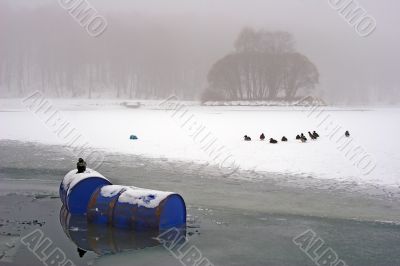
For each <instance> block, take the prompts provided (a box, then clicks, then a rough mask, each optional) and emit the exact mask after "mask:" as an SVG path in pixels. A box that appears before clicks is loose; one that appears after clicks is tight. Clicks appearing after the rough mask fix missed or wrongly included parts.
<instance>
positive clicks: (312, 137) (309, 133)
mask: <svg viewBox="0 0 400 266" xmlns="http://www.w3.org/2000/svg"><path fill="white" fill-rule="evenodd" d="M308 135H309V136H310V138H311V139H312V140H316V139H317V138H316V137H315V136H314V135H313V134H311V132H310V131H308Z"/></svg>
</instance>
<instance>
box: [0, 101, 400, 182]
mask: <svg viewBox="0 0 400 266" xmlns="http://www.w3.org/2000/svg"><path fill="white" fill-rule="evenodd" d="M121 102H122V101H121V100H51V103H52V106H53V108H55V109H57V110H60V114H61V115H62V117H63V119H64V121H68V122H69V123H70V125H72V126H73V127H74V128H75V129H76V132H79V134H80V135H81V136H82V138H84V139H85V140H87V141H88V142H89V145H90V147H92V148H94V149H99V150H105V151H110V152H122V153H129V154H135V155H142V156H145V157H149V158H160V159H163V160H165V159H168V160H179V161H188V162H196V163H209V164H219V163H220V162H219V161H218V160H216V159H215V158H214V157H213V156H210V155H209V153H208V152H207V151H206V149H205V148H204V147H205V145H206V143H209V142H213V143H214V144H215V145H217V146H218V147H221V148H223V154H224V156H225V157H226V156H229V160H231V161H234V163H235V164H236V165H237V166H239V167H240V168H241V169H242V170H256V171H257V172H270V173H280V174H288V175H293V176H298V177H312V178H316V179H335V180H343V181H354V182H356V183H370V184H378V185H385V186H391V187H398V186H399V184H400V182H399V181H400V180H399V178H400V167H399V166H398V163H399V162H400V155H399V150H400V141H398V136H399V135H400V126H399V124H398V122H399V121H400V109H397V108H382V107H379V108H378V107H377V108H350V107H343V108H339V107H324V108H322V109H321V110H323V114H322V115H321V116H320V117H318V118H317V117H316V116H315V114H310V109H309V108H305V107H245V106H237V107H234V106H230V107H224V106H220V107H217V106H216V107H210V106H209V107H205V106H199V105H197V104H195V103H193V102H188V103H186V104H185V105H184V106H182V109H180V111H179V112H177V111H176V112H177V115H175V116H174V115H173V114H174V112H175V111H174V110H169V111H168V110H166V108H167V107H168V104H167V105H166V104H161V105H160V102H155V101H145V102H144V103H143V104H142V106H141V108H139V109H128V108H126V107H124V106H122V105H121ZM167 109H168V108H167ZM182 110H184V111H182ZM183 112H185V113H184V114H183ZM180 116H184V117H187V118H189V117H190V122H189V123H191V124H193V125H202V126H204V128H205V129H204V131H203V132H206V131H207V132H209V133H210V134H209V137H208V139H207V141H206V142H203V143H200V142H199V141H198V139H197V140H195V139H194V138H193V136H192V135H193V134H194V131H191V130H193V129H190V128H189V127H188V126H187V125H188V124H185V123H184V122H185V121H186V120H182V119H180V118H179V117H180ZM321 117H325V118H326V121H328V122H329V123H331V127H332V126H338V127H339V128H340V130H339V131H338V133H337V134H338V135H342V134H344V131H345V130H349V131H350V133H351V134H352V139H353V143H354V145H359V146H360V147H361V148H362V151H363V152H364V153H363V154H365V155H366V156H368V158H369V159H368V160H371V163H373V164H374V165H375V167H371V169H370V171H363V169H360V167H357V163H354V160H353V161H352V160H351V158H349V156H348V155H346V151H341V150H340V149H338V144H337V143H336V142H335V140H332V139H330V138H329V136H326V134H325V132H328V131H329V130H326V128H324V126H325V127H326V125H328V124H324V125H322V126H320V125H319V124H321V123H322V122H321V121H322V120H321ZM182 125H183V126H182ZM312 130H316V131H317V132H319V133H320V135H321V138H320V139H318V140H317V141H308V142H307V143H300V142H299V141H296V140H295V136H296V135H297V134H299V133H301V132H304V133H305V134H306V136H307V137H308V134H307V131H312ZM262 132H263V133H264V134H265V135H266V137H267V138H268V139H269V138H270V137H273V138H276V139H278V140H280V138H281V137H282V136H283V135H285V136H286V137H287V138H288V139H289V141H288V142H287V143H281V142H279V143H278V144H276V145H273V144H269V143H268V142H267V141H264V142H261V141H259V140H258V136H259V135H260V134H261V133H262ZM132 134H134V135H136V136H138V138H139V139H138V140H130V139H129V136H130V135H132ZM245 134H247V135H249V136H251V137H252V139H253V141H252V142H245V141H243V136H244V135H245ZM0 139H9V140H20V141H33V142H39V143H44V144H56V145H66V144H67V143H66V142H65V140H63V139H62V138H60V137H58V136H57V135H56V134H54V133H53V132H52V130H51V129H50V128H49V127H48V126H47V125H46V124H45V122H44V120H43V117H42V118H41V117H38V116H37V115H35V114H33V113H32V112H30V111H29V110H28V109H27V108H26V106H24V105H23V104H22V102H21V99H1V100H0ZM365 158H367V157H365ZM366 172H367V173H366ZM261 177H262V176H261ZM255 178H260V176H259V175H256V176H255Z"/></svg>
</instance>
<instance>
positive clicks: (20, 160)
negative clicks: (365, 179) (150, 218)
mask: <svg viewBox="0 0 400 266" xmlns="http://www.w3.org/2000/svg"><path fill="white" fill-rule="evenodd" d="M106 158H107V160H106V161H105V162H104V163H103V164H102V165H101V167H100V168H99V169H98V170H99V171H100V172H101V173H102V174H103V175H104V176H106V177H107V178H109V179H110V180H111V181H112V182H113V183H115V184H125V185H134V186H139V187H145V188H152V189H159V190H164V191H168V190H173V191H175V192H178V193H180V194H181V195H182V196H183V197H184V199H185V202H186V205H187V214H188V217H187V218H188V224H187V226H188V227H187V232H188V243H189V244H188V245H189V246H191V245H194V246H196V247H197V248H198V249H199V250H201V252H202V254H203V255H204V256H206V257H207V258H208V259H209V260H210V261H211V262H212V263H213V265H307V266H308V265H309V266H311V265H315V263H314V262H313V261H312V260H311V259H310V258H309V257H308V256H307V255H306V254H305V253H303V252H302V251H301V250H300V249H299V248H298V247H297V246H296V245H295V244H294V243H293V238H295V237H296V236H298V235H299V234H301V233H303V232H305V231H306V230H310V229H311V230H313V231H314V232H315V233H316V234H318V236H320V237H321V238H322V239H323V240H324V241H326V245H328V246H329V247H331V248H332V249H333V250H334V251H335V252H337V254H338V256H340V258H342V259H343V260H344V261H345V262H346V263H347V265H363V266H365V265H371V266H372V265H399V262H400V261H399V257H398V254H399V249H400V245H399V239H400V236H399V232H400V231H399V227H400V225H399V224H400V204H399V201H400V197H399V194H396V195H394V196H393V197H388V195H387V194H386V193H381V191H380V189H376V190H374V188H373V187H372V189H371V188H369V189H368V190H365V188H366V187H365V188H360V187H358V186H355V185H354V184H352V183H343V182H338V181H334V180H318V179H315V180H314V179H307V182H306V187H304V186H300V184H299V183H297V184H295V185H293V186H290V185H288V182H289V181H290V182H289V183H291V182H292V181H295V180H296V178H298V177H297V176H293V177H289V176H285V175H274V174H268V175H266V176H265V179H264V180H259V181H254V182H249V181H248V180H234V179H229V178H224V177H222V176H221V175H220V173H219V172H218V171H217V170H216V168H215V167H212V166H207V167H203V168H201V169H200V168H198V166H197V165H195V164H193V163H187V162H184V161H182V162H171V161H168V160H158V159H147V158H144V157H142V156H136V155H124V154H107V157H106ZM75 160H76V158H75V157H74V156H73V155H71V154H70V153H69V152H68V151H67V150H65V149H63V148H62V146H55V145H42V144H34V143H29V142H20V141H0V257H2V256H3V258H0V263H3V262H4V263H6V264H5V265H32V266H36V265H38V266H40V265H43V264H42V262H41V261H40V260H38V259H37V258H36V257H35V256H34V255H33V254H32V253H31V252H29V251H28V249H27V248H26V247H24V246H23V245H21V244H19V242H20V241H19V240H20V238H21V237H22V236H24V235H26V234H28V233H30V232H32V231H33V230H34V229H41V230H42V231H43V233H44V235H45V236H46V237H49V239H51V240H52V241H53V245H54V246H57V247H59V248H61V249H62V250H63V251H64V252H65V253H66V256H67V257H68V258H69V259H71V260H72V261H73V262H74V264H75V265H127V264H131V265H171V266H172V265H180V262H179V261H178V260H177V259H175V258H174V257H173V256H172V255H171V254H170V253H169V252H168V251H167V250H166V249H165V248H164V247H162V246H160V245H158V246H155V245H154V243H153V242H149V240H148V239H142V238H138V237H136V236H135V234H134V232H123V234H122V237H121V234H118V233H117V232H115V231H111V230H107V228H95V229H96V230H94V231H93V230H92V229H93V228H92V229H88V226H87V225H86V226H85V225H83V226H82V227H80V226H79V227H78V226H77V225H82V224H75V223H72V224H71V223H70V225H71V227H70V228H68V229H67V230H66V231H67V234H68V235H69V236H68V237H67V235H66V234H64V230H65V229H64V228H63V220H62V219H61V224H60V217H59V211H60V208H61V201H60V199H59V198H58V188H59V185H60V182H61V180H62V177H63V176H64V175H65V174H66V173H67V172H68V171H69V170H70V169H71V168H74V167H75ZM240 174H241V175H243V176H246V175H247V174H248V173H246V172H241V173H240ZM366 192H368V193H366ZM38 224H40V226H39V225H38ZM127 236H132V237H127ZM70 238H71V239H72V240H73V241H71V240H70ZM80 239H81V241H80ZM135 239H136V240H135ZM132 240H135V241H132ZM88 242H89V243H90V245H89V247H87V245H82V244H85V243H88ZM10 243H11V244H10ZM77 247H80V248H83V249H85V250H87V251H88V252H87V254H85V255H84V256H83V257H82V258H81V257H80V256H78V252H77ZM121 248H124V252H123V253H117V254H113V255H102V254H104V253H107V254H108V253H114V252H116V250H120V249H121ZM92 250H93V251H92ZM7 262H8V264H7ZM185 265H188V264H185Z"/></svg>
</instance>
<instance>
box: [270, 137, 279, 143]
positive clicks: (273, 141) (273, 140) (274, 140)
mask: <svg viewBox="0 0 400 266" xmlns="http://www.w3.org/2000/svg"><path fill="white" fill-rule="evenodd" d="M269 143H272V144H276V143H278V141H277V140H276V139H273V138H270V139H269Z"/></svg>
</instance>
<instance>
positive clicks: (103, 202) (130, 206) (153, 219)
mask: <svg viewBox="0 0 400 266" xmlns="http://www.w3.org/2000/svg"><path fill="white" fill-rule="evenodd" d="M87 216H88V221H89V222H92V223H95V224H107V225H111V226H114V227H117V228H124V229H135V230H144V229H158V230H163V229H169V228H173V227H182V226H184V225H185V224H186V205H185V201H184V200H183V198H182V197H181V196H180V195H178V194H176V193H173V192H163V191H155V190H148V189H142V188H137V187H127V186H115V185H110V186H103V187H99V188H98V189H97V190H96V191H95V192H94V193H93V194H92V197H91V199H90V201H89V205H88V209H87Z"/></svg>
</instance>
